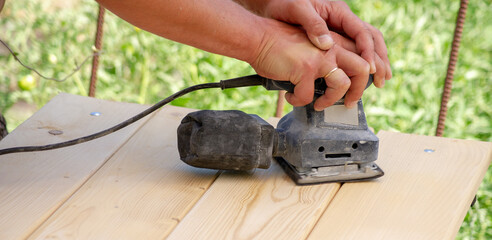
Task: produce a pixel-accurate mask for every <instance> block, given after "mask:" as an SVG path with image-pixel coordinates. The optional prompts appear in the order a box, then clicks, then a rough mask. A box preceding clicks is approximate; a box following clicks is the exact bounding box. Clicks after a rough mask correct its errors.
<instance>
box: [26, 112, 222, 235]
mask: <svg viewBox="0 0 492 240" xmlns="http://www.w3.org/2000/svg"><path fill="white" fill-rule="evenodd" d="M190 111H192V110H190V109H183V108H177V107H171V106H169V107H165V108H163V109H162V110H161V111H160V112H159V113H157V114H156V115H155V116H154V117H153V118H152V119H151V120H150V121H148V122H147V123H146V124H145V126H143V127H142V128H141V129H140V130H139V131H138V133H136V134H135V135H134V136H133V137H132V138H131V139H130V140H129V141H128V142H127V143H126V144H125V145H124V146H123V147H121V148H120V149H119V150H118V152H116V153H115V155H114V156H113V157H112V158H111V159H110V160H108V162H107V163H106V164H105V165H104V166H103V167H102V168H101V169H100V170H99V171H98V172H97V173H96V174H94V176H93V177H92V178H91V179H89V180H88V181H87V183H86V184H84V185H83V186H82V187H81V188H80V190H79V191H77V193H75V194H74V195H73V196H72V198H71V199H70V200H69V201H67V202H66V203H65V204H64V205H63V206H62V207H61V208H60V209H59V210H58V211H57V212H56V213H54V214H53V216H51V217H50V218H49V219H48V220H47V221H46V222H45V224H43V225H42V226H41V227H40V228H39V229H38V230H37V231H36V232H35V233H34V234H33V235H32V236H31V238H32V239H39V238H41V239H46V238H59V239H67V238H68V239H73V238H77V239H162V238H164V237H165V236H167V234H168V233H169V232H170V231H171V230H172V229H173V228H174V227H175V226H176V225H177V224H178V223H179V221H180V220H181V219H182V218H183V217H184V215H185V214H186V213H187V212H188V211H189V209H191V207H192V206H193V205H194V204H195V203H196V201H198V199H199V198H200V197H201V196H202V195H203V193H204V192H205V191H206V190H207V188H208V187H209V186H210V185H211V184H212V182H213V181H214V180H215V178H216V177H217V171H215V170H207V169H198V168H193V167H190V166H188V165H186V164H184V163H183V162H181V160H180V159H179V156H178V151H177V146H176V145H177V140H176V129H177V126H178V124H179V123H180V121H181V119H182V118H183V117H184V115H185V114H186V113H187V112H190Z"/></svg>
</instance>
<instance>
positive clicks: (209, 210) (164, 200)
mask: <svg viewBox="0 0 492 240" xmlns="http://www.w3.org/2000/svg"><path fill="white" fill-rule="evenodd" d="M145 108H146V106H142V105H137V104H130V103H117V102H110V101H104V100H99V99H92V98H87V97H80V96H74V95H69V94H60V95H58V96H57V97H55V98H54V99H53V100H52V101H50V102H49V103H48V104H47V105H46V106H44V107H43V108H42V109H41V110H39V111H38V112H37V113H36V114H35V115H34V116H33V117H31V118H30V119H28V120H27V121H26V122H25V123H23V124H22V125H20V126H19V127H18V128H17V129H15V130H14V131H13V132H12V133H11V134H9V135H8V136H7V137H6V138H5V139H4V140H2V141H0V148H6V147H13V146H18V145H44V144H47V143H54V142H59V141H64V140H69V139H72V138H76V137H79V136H84V135H87V134H89V133H93V132H96V131H99V130H102V129H105V128H107V127H109V126H112V125H114V124H116V123H119V122H121V121H122V120H126V119H127V118H128V117H130V116H132V115H134V114H136V113H138V112H140V111H142V110H143V109H145ZM95 111H97V112H100V113H101V115H100V116H98V117H95V116H91V115H90V113H91V112H95ZM190 111H192V110H190V109H185V108H178V107H172V106H169V107H165V108H163V109H161V110H160V111H159V112H157V113H155V114H153V115H151V116H149V117H147V118H145V119H143V120H141V121H139V122H137V123H135V124H133V125H131V126H129V127H128V128H125V129H122V130H121V131H118V132H116V133H114V134H111V135H108V136H106V137H103V138H100V139H97V140H94V141H92V142H88V143H84V144H80V145H76V146H73V147H68V148H63V149H58V150H52V151H46V152H34V153H18V154H10V155H3V156H0V239H24V238H28V239H164V238H167V239H453V238H454V237H455V235H456V233H457V232H458V229H459V228H460V225H461V223H462V221H463V219H464V217H465V215H466V212H467V211H468V209H469V206H470V203H471V202H472V199H473V197H474V195H475V193H476V191H477V189H478V187H479V185H480V182H481V181H482V179H483V177H484V175H485V172H486V171H487V168H488V166H489V165H490V162H491V160H492V143H490V142H478V141H469V140H456V139H447V138H437V137H429V136H417V135H410V134H403V133H393V132H386V131H381V132H379V133H378V137H379V138H380V149H379V158H378V160H377V164H378V165H379V166H380V167H381V168H382V169H383V170H384V171H385V176H383V177H382V178H380V179H377V180H374V181H369V182H359V183H346V184H343V185H341V184H338V183H331V184H322V185H313V186H296V185H295V184H294V183H293V182H292V181H291V180H290V179H289V178H288V177H287V176H286V175H285V174H284V173H283V172H282V170H281V169H280V167H279V166H278V165H276V164H273V165H272V167H270V169H268V170H256V171H253V172H243V173H237V172H218V171H214V170H206V169H198V168H194V167H190V166H188V165H186V164H184V163H183V162H181V160H179V156H178V151H177V147H176V128H177V126H178V125H179V122H180V121H181V119H182V118H183V117H184V115H185V114H186V113H188V112H190ZM271 121H272V122H275V119H272V120H271ZM54 129H55V130H61V131H63V134H61V135H52V134H49V130H54ZM425 149H432V150H433V152H429V151H424V150H425Z"/></svg>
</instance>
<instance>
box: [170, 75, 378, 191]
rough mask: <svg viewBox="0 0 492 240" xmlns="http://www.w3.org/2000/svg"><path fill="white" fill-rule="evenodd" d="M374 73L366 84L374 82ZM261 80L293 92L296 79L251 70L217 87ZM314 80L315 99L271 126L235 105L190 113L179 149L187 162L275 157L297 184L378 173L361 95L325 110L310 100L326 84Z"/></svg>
mask: <svg viewBox="0 0 492 240" xmlns="http://www.w3.org/2000/svg"><path fill="white" fill-rule="evenodd" d="M372 81H373V79H372V75H371V76H370V78H369V81H368V84H367V86H366V88H367V87H368V86H370V84H371V83H372ZM254 85H263V86H264V87H265V88H266V89H267V90H286V91H287V92H293V91H294V87H295V85H293V84H292V83H290V82H287V81H277V80H272V79H268V78H264V77H261V76H259V75H251V76H245V77H240V78H236V79H230V80H226V81H221V88H222V89H226V88H236V87H244V86H254ZM326 88H327V86H326V82H325V81H324V79H323V78H318V79H316V80H315V94H314V99H313V101H312V102H311V103H310V104H308V105H306V106H303V107H294V109H293V111H292V112H290V113H289V114H287V115H286V116H284V117H283V118H282V119H280V121H279V123H278V125H277V128H276V129H275V128H274V127H273V126H272V125H270V124H269V123H268V122H266V121H265V120H263V119H262V118H260V117H259V116H257V115H254V114H246V113H244V112H241V111H237V110H227V111H214V110H201V111H197V112H192V113H189V114H188V115H187V116H185V117H184V118H183V120H182V121H181V124H180V126H179V127H178V150H179V154H180V158H181V160H182V161H184V162H185V163H187V164H189V165H191V166H194V167H200V168H210V169H219V170H243V171H248V170H252V169H255V168H263V169H266V168H269V167H270V165H271V162H272V161H273V160H276V161H277V162H278V163H279V164H280V165H281V166H282V168H283V169H284V171H285V172H286V173H287V174H288V175H289V176H290V177H291V178H292V180H294V182H295V183H297V184H299V185H305V184H317V183H325V182H350V181H363V180H368V179H373V178H378V177H381V176H383V175H384V172H383V171H382V170H381V169H380V168H379V167H378V166H377V165H376V164H375V163H374V161H376V159H377V156H378V146H379V139H378V138H377V136H376V135H375V134H374V133H373V132H372V131H371V130H369V128H368V126H367V122H366V117H365V114H364V110H363V105H362V100H359V101H358V103H357V105H356V107H354V108H351V109H348V108H346V107H345V106H344V98H342V99H340V100H339V101H337V102H336V103H335V104H334V105H333V106H330V107H328V108H326V109H324V110H323V111H315V110H314V101H315V100H316V99H317V98H318V97H320V96H322V95H323V94H324V92H325V90H326Z"/></svg>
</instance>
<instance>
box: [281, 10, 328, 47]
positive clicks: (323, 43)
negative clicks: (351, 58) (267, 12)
mask: <svg viewBox="0 0 492 240" xmlns="http://www.w3.org/2000/svg"><path fill="white" fill-rule="evenodd" d="M291 13H292V15H291V19H290V20H291V22H293V23H297V24H300V25H301V26H302V27H303V28H304V30H305V31H306V34H307V36H308V37H309V40H311V42H312V43H313V44H314V45H315V46H316V47H318V48H319V49H321V50H328V49H330V48H331V47H332V46H333V44H335V42H334V41H333V39H332V38H331V36H330V31H329V30H328V25H327V24H326V21H325V20H324V19H323V18H322V17H321V16H320V15H319V13H318V12H317V11H316V10H315V9H314V7H313V5H311V4H298V5H296V6H295V7H294V9H293V10H292V11H291Z"/></svg>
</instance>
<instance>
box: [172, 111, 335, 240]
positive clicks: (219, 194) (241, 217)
mask: <svg viewBox="0 0 492 240" xmlns="http://www.w3.org/2000/svg"><path fill="white" fill-rule="evenodd" d="M277 121H278V119H270V120H269V122H270V123H271V124H272V125H276V124H277ZM339 186H340V184H338V183H334V184H323V185H312V186H302V187H301V186H296V185H295V184H294V183H293V182H292V180H291V179H290V178H289V177H288V176H287V175H286V174H285V173H284V172H283V171H282V169H281V168H280V166H279V165H278V164H277V163H276V162H274V163H272V166H271V167H270V168H269V169H268V170H263V169H257V170H255V171H252V172H249V173H234V172H223V173H222V174H221V175H220V176H219V177H218V178H217V180H216V181H215V182H214V184H213V185H212V186H211V187H210V189H209V190H208V191H207V193H206V194H205V195H204V196H203V197H202V198H201V199H200V201H199V202H198V203H197V204H196V205H195V206H194V207H193V209H192V211H191V212H190V213H189V214H188V215H186V217H185V218H184V219H183V221H182V222H181V223H180V224H179V225H178V227H177V228H176V229H175V230H174V231H173V232H172V233H171V235H170V236H169V238H168V239H169V240H171V239H235V240H236V239H237V240H239V239H283V240H285V239H304V238H306V236H307V235H308V234H309V232H310V231H311V229H312V228H313V226H314V225H315V224H316V221H317V220H318V218H319V217H320V215H321V214H322V213H323V211H324V210H325V209H326V207H327V206H328V204H329V203H330V201H331V199H332V198H333V196H334V195H335V194H336V192H337V191H338V188H339Z"/></svg>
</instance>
